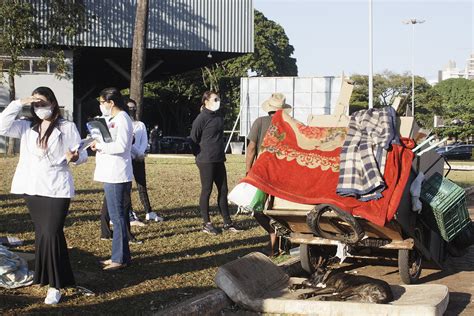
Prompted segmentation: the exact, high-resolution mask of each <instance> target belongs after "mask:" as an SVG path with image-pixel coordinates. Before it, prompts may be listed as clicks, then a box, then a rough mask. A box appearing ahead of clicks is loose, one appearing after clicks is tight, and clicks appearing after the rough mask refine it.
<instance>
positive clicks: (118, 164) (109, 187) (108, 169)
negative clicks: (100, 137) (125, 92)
mask: <svg viewBox="0 0 474 316" xmlns="http://www.w3.org/2000/svg"><path fill="white" fill-rule="evenodd" d="M99 102H100V111H101V112H102V114H103V116H105V117H107V116H108V117H110V118H109V119H108V120H107V126H108V128H109V131H110V135H111V136H112V141H111V142H109V143H105V142H101V141H94V142H93V143H92V145H91V149H92V150H94V151H97V155H96V158H95V162H96V168H95V172H94V180H95V181H99V182H103V183H104V192H105V198H106V200H107V208H108V212H109V216H110V219H111V221H112V224H113V225H114V234H113V239H112V256H111V258H110V259H108V260H105V261H102V264H103V265H104V270H117V269H121V268H124V267H126V266H128V264H129V263H130V261H131V256H130V248H129V246H128V236H127V227H126V219H125V216H128V209H125V207H124V192H126V191H130V190H131V188H132V179H133V172H132V157H131V148H132V137H133V134H132V133H133V127H132V121H131V119H130V117H129V116H128V114H127V112H126V111H125V104H124V100H123V97H122V95H121V93H120V91H119V90H118V89H116V88H106V89H104V90H102V91H101V92H100V96H99Z"/></svg>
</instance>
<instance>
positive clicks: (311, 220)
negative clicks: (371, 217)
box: [306, 204, 365, 244]
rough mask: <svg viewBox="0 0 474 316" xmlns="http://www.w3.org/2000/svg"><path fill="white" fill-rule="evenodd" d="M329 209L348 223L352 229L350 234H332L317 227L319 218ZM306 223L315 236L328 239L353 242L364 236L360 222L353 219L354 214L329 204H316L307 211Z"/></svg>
mask: <svg viewBox="0 0 474 316" xmlns="http://www.w3.org/2000/svg"><path fill="white" fill-rule="evenodd" d="M329 209H330V210H332V211H334V212H335V213H336V214H337V216H338V217H339V218H340V219H341V220H343V221H344V222H345V223H347V224H349V226H350V228H351V230H352V233H351V234H344V235H341V234H334V233H330V232H326V231H324V230H322V229H321V228H320V227H319V219H320V218H321V216H322V214H324V213H325V212H326V211H328V210H329ZM306 223H307V224H308V226H309V228H310V229H311V231H312V232H313V234H315V235H316V236H319V237H322V238H326V239H330V240H338V241H341V242H343V243H347V244H355V243H357V242H359V241H360V240H361V239H362V237H364V235H365V232H364V229H363V228H362V227H361V226H360V224H359V223H358V222H357V219H355V217H354V216H352V215H351V214H349V213H348V212H346V211H343V210H341V209H339V208H338V207H336V206H334V205H331V204H319V205H316V206H315V207H314V208H313V209H312V210H311V211H310V212H309V213H308V215H307V218H306Z"/></svg>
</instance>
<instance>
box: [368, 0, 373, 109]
mask: <svg viewBox="0 0 474 316" xmlns="http://www.w3.org/2000/svg"><path fill="white" fill-rule="evenodd" d="M372 22H373V18H372V0H369V109H371V108H372V107H373V106H374V104H373V103H374V60H373V52H374V49H373V33H372Z"/></svg>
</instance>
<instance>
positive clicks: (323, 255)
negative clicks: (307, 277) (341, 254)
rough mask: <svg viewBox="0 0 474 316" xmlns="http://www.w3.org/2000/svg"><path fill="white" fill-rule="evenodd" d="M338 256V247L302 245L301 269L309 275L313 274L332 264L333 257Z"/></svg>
mask: <svg viewBox="0 0 474 316" xmlns="http://www.w3.org/2000/svg"><path fill="white" fill-rule="evenodd" d="M335 254H336V247H330V246H329V247H328V246H321V245H308V244H300V262H301V268H303V270H304V271H305V272H307V273H308V274H313V273H314V272H316V270H317V269H318V268H320V267H327V266H328V265H329V264H331V262H330V261H331V260H330V258H331V257H334V255H335Z"/></svg>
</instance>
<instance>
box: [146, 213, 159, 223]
mask: <svg viewBox="0 0 474 316" xmlns="http://www.w3.org/2000/svg"><path fill="white" fill-rule="evenodd" d="M145 218H146V220H147V221H155V222H162V221H164V218H163V217H161V216H159V215H158V214H156V213H155V212H150V213H146V217H145Z"/></svg>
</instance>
